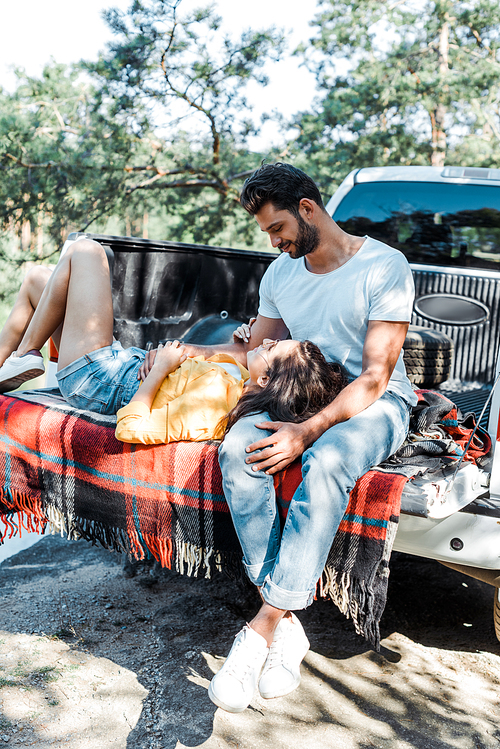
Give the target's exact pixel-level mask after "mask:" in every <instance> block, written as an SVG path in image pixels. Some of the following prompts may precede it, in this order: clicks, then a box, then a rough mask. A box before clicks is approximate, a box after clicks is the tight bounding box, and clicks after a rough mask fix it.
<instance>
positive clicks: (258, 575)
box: [243, 557, 276, 588]
mask: <svg viewBox="0 0 500 749" xmlns="http://www.w3.org/2000/svg"><path fill="white" fill-rule="evenodd" d="M275 564H276V557H275V558H274V559H268V560H266V561H265V562H262V563H261V564H247V563H246V562H245V560H244V559H243V567H244V568H245V571H246V573H247V575H248V579H249V580H250V582H251V583H253V584H254V585H257V587H259V588H260V587H261V585H263V584H264V580H265V579H266V577H269V574H270V572H272V570H273V568H274V565H275Z"/></svg>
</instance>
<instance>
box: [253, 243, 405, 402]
mask: <svg viewBox="0 0 500 749" xmlns="http://www.w3.org/2000/svg"><path fill="white" fill-rule="evenodd" d="M414 294H415V290H414V286H413V277H412V274H411V270H410V266H409V265H408V262H407V260H406V258H405V256H404V255H403V254H402V253H401V252H399V250H395V249H393V248H392V247H389V246H388V245H386V244H384V243H383V242H379V241H378V240H376V239H371V238H370V237H366V238H365V241H364V242H363V244H362V245H361V247H360V249H359V250H358V251H357V252H356V254H355V255H353V256H352V257H351V258H350V259H349V260H348V261H347V262H346V263H344V265H341V266H340V268H336V269H335V270H333V271H331V272H330V273H324V274H318V273H311V272H310V271H309V270H307V268H306V264H305V259H304V258H299V259H296V260H294V259H292V258H291V257H290V256H289V255H288V254H285V253H284V254H282V255H280V257H278V258H277V259H276V260H275V261H274V262H273V263H271V265H270V266H269V268H268V269H267V270H266V272H265V274H264V276H263V278H262V281H261V284H260V304H259V314H260V315H263V316H264V317H270V318H273V319H279V318H281V319H282V320H283V321H284V323H285V325H286V326H287V328H288V330H289V331H290V335H291V336H292V338H293V339H295V340H298V341H305V340H309V341H312V342H313V343H315V344H316V345H317V346H319V348H320V349H321V351H322V352H323V354H324V356H325V357H326V359H327V361H337V362H340V363H341V364H343V365H344V367H345V368H346V369H347V372H348V373H349V375H350V376H351V377H358V376H359V375H360V374H361V360H362V354H363V344H364V340H365V336H366V331H367V327H368V321H369V320H387V321H389V322H391V321H392V322H409V321H410V320H411V312H412V305H413V298H414ZM387 390H390V391H391V392H393V393H397V394H398V395H400V396H402V397H403V398H404V399H405V400H406V401H407V402H408V403H410V404H411V405H415V404H416V403H417V398H416V396H415V393H414V392H413V388H412V386H411V383H410V381H409V380H408V378H407V376H406V370H405V365H404V363H403V354H402V352H401V354H400V355H399V359H398V362H397V364H396V367H395V369H394V372H393V374H392V377H391V379H390V381H389V385H388V386H387Z"/></svg>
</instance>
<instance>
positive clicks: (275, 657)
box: [266, 629, 286, 668]
mask: <svg viewBox="0 0 500 749" xmlns="http://www.w3.org/2000/svg"><path fill="white" fill-rule="evenodd" d="M285 639H286V632H285V630H283V629H280V630H279V631H278V633H276V632H275V634H274V639H273V641H272V644H271V647H270V649H269V655H268V656H267V664H266V665H267V667H268V668H273V667H274V666H278V665H281V663H283V662H284V657H283V649H284V648H283V646H284V644H285Z"/></svg>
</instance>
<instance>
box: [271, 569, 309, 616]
mask: <svg viewBox="0 0 500 749" xmlns="http://www.w3.org/2000/svg"><path fill="white" fill-rule="evenodd" d="M260 593H261V595H262V598H263V599H264V601H265V602H266V603H268V604H269V605H270V606H274V608H276V609H282V610H283V611H298V610H300V609H306V608H307V607H308V606H310V605H311V603H312V602H313V601H314V593H315V591H314V590H305V591H298V590H285V589H284V588H280V587H279V586H278V585H276V584H275V583H273V581H272V580H271V578H270V577H269V575H268V576H267V577H266V579H265V580H264V585H263V586H262V588H261V589H260Z"/></svg>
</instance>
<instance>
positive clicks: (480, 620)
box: [0, 537, 500, 749]
mask: <svg viewBox="0 0 500 749" xmlns="http://www.w3.org/2000/svg"><path fill="white" fill-rule="evenodd" d="M0 570H1V577H0V593H1V599H0V617H1V618H0V629H2V630H4V633H5V634H4V636H3V642H2V645H1V646H0V653H1V656H2V660H1V668H2V670H1V671H0V686H1V685H2V684H3V688H2V689H1V690H0V739H1V738H2V737H6V738H7V742H6V745H8V746H9V747H10V746H11V745H12V746H13V747H24V746H26V747H27V746H32V745H35V746H37V749H45V747H49V746H50V747H56V749H57V748H58V747H70V748H71V749H80V748H81V749H102V747H104V746H107V745H108V744H111V743H112V745H113V746H119V747H127V749H174V748H175V749H180V748H181V747H201V746H203V747H206V748H207V749H215V747H224V748H225V747H233V748H234V747H240V748H241V749H259V748H260V747H262V748H265V749H269V747H272V748H273V749H281V747H283V749H284V748H285V747H286V748H287V749H290V747H292V749H293V748H295V747H297V748H299V747H300V749H323V747H324V748H325V749H326V748H327V747H328V748H329V749H330V747H339V748H340V749H351V747H352V749H368V747H384V748H385V747H387V748H389V749H408V747H415V749H445V747H446V748H448V747H457V749H462V747H463V749H470V747H474V748H475V749H483V748H484V749H490V747H491V749H493V747H495V749H496V748H497V747H498V745H499V740H500V731H499V729H498V728H497V724H498V721H497V705H498V700H499V697H500V648H499V643H498V642H497V640H496V638H495V635H494V630H493V625H492V589H491V588H490V587H489V586H486V585H484V584H482V583H478V582H476V581H474V580H471V579H469V578H465V577H463V576H462V575H460V574H459V573H455V572H453V571H452V570H449V569H447V568H445V567H443V566H441V565H439V564H437V563H433V562H428V561H427V560H420V559H416V558H410V557H407V556H405V555H395V556H394V559H393V562H392V572H391V582H390V588H389V600H388V605H387V608H386V612H385V614H384V617H383V621H382V636H383V637H384V640H383V650H382V653H381V654H376V653H374V652H372V651H371V650H370V649H369V648H368V647H367V646H366V644H365V643H364V641H363V640H362V639H361V638H359V637H358V636H356V635H355V634H354V632H353V629H352V624H351V623H350V622H349V621H346V620H345V619H344V617H343V616H342V615H341V614H340V613H339V612H338V611H337V609H336V608H335V606H334V605H333V604H332V603H330V602H329V601H317V602H316V603H315V604H314V605H313V606H311V607H310V608H309V609H307V610H306V611H304V612H302V613H301V619H302V622H303V624H304V627H305V629H306V631H307V633H308V636H309V639H310V642H311V651H310V652H309V654H308V656H307V657H306V660H305V662H304V665H303V671H302V673H303V680H302V684H301V686H300V688H299V689H298V690H296V691H295V692H294V693H293V694H291V695H289V696H287V697H284V698H281V699H277V700H268V701H266V700H262V699H261V698H260V697H259V696H256V697H255V698H254V700H253V701H252V704H251V706H250V708H249V709H248V710H246V711H244V712H243V713H241V714H238V715H230V714H228V713H224V712H223V711H221V710H217V711H216V710H215V707H214V706H213V705H212V703H211V702H210V701H209V699H208V696H207V692H206V690H207V687H208V683H209V680H210V678H211V676H212V675H213V673H214V672H215V671H217V669H218V668H220V666H221V665H222V663H223V658H224V656H225V655H226V654H227V652H228V651H229V649H230V647H231V643H232V639H233V636H234V634H236V632H237V631H238V630H239V629H240V628H241V626H242V625H243V623H244V622H245V620H248V619H249V618H250V617H251V616H252V614H253V613H254V611H255V610H256V608H257V606H258V600H257V598H256V596H255V593H254V591H253V590H252V589H251V588H249V587H248V586H246V585H244V584H242V583H239V584H235V583H234V582H232V581H230V580H228V579H227V578H225V577H224V576H222V575H220V576H218V577H216V578H215V579H214V580H213V581H207V580H191V579H188V578H185V577H181V576H179V575H176V574H173V573H170V572H165V571H164V572H162V573H161V574H159V575H158V574H157V571H155V570H151V568H150V567H147V566H146V567H144V569H142V570H139V574H138V575H137V576H136V577H133V578H127V577H125V576H124V574H123V571H122V569H121V564H120V560H119V558H118V556H117V555H112V554H109V553H108V552H106V551H104V550H102V549H99V548H95V547H91V546H90V545H89V544H87V543H85V542H67V541H65V540H62V539H60V538H55V537H49V538H46V539H44V540H42V541H41V542H40V543H39V544H37V545H35V546H34V547H31V548H30V549H28V550H26V551H24V552H22V553H20V554H18V555H17V556H15V557H12V558H11V559H9V560H7V561H6V562H4V563H3V565H1V566H0ZM152 571H153V573H154V574H151V572H152ZM465 586H466V587H465ZM466 625H467V626H466ZM0 639H2V636H0ZM2 680H3V681H2ZM4 741H5V738H4Z"/></svg>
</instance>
